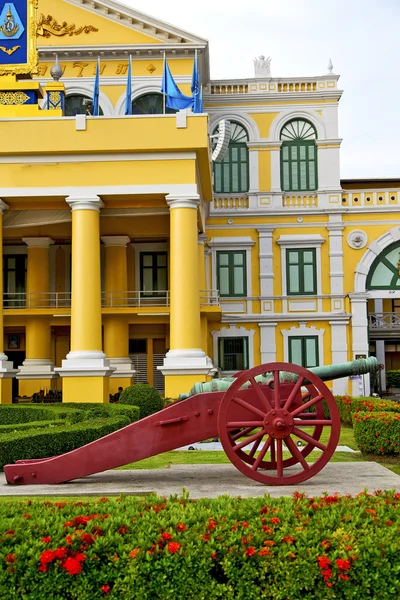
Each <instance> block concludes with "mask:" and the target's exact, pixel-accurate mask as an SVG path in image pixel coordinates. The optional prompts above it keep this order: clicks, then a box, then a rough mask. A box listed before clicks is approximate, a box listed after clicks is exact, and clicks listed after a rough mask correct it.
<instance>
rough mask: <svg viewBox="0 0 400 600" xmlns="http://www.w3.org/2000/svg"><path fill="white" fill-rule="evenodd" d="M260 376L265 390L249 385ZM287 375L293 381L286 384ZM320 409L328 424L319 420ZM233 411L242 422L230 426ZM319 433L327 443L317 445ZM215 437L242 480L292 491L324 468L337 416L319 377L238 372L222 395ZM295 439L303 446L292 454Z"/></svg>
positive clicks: (285, 369) (295, 369)
mask: <svg viewBox="0 0 400 600" xmlns="http://www.w3.org/2000/svg"><path fill="white" fill-rule="evenodd" d="M263 373H271V375H272V380H271V382H270V384H269V388H270V389H269V390H268V386H261V385H260V384H258V383H257V382H256V381H255V380H254V377H256V376H257V375H261V374H263ZM291 374H292V375H291ZM293 375H294V376H295V377H296V376H297V377H298V378H297V381H296V382H295V383H290V381H292V382H293ZM286 381H287V382H288V383H285V382H286ZM243 386H244V387H243ZM241 388H242V389H241ZM246 388H248V389H247V390H246V393H243V392H244V390H245V389H246ZM284 388H286V389H285V390H284ZM304 390H307V391H304ZM284 391H285V393H283V392H284ZM249 394H250V396H249ZM244 398H246V400H245V399H244ZM324 403H325V405H326V406H327V407H328V410H329V413H330V415H329V418H326V417H325V416H324ZM238 407H240V408H241V409H242V412H241V414H242V415H246V416H245V417H242V418H241V420H239V421H237V420H236V421H235V420H232V419H235V416H234V414H235V412H237V409H238ZM310 409H311V412H310ZM305 428H307V429H306V430H305ZM309 428H312V431H311V432H310V431H308V429H309ZM324 429H326V430H327V431H328V442H321V441H320V438H321V435H322V432H323V431H324ZM218 433H219V437H220V440H221V443H222V446H223V448H224V450H225V453H226V455H227V456H228V458H229V460H230V461H231V462H232V463H233V464H234V465H235V467H236V468H237V469H238V470H239V471H241V472H242V473H243V474H244V475H246V476H247V477H250V478H251V479H255V480H256V481H259V482H260V483H264V484H266V485H293V484H297V483H300V482H302V481H306V480H307V479H310V478H311V477H313V476H314V475H315V474H316V473H318V472H319V471H320V470H321V469H322V468H323V467H324V466H325V465H326V464H327V463H328V461H329V460H330V458H331V456H332V455H333V453H334V452H335V449H336V446H337V443H338V441H339V435H340V416H339V411H338V408H337V406H336V402H335V399H334V397H333V395H332V394H331V392H330V391H329V389H328V388H327V386H326V385H325V383H324V382H323V381H322V380H321V379H319V377H317V376H316V375H314V374H313V373H311V372H310V371H308V370H307V369H305V368H304V367H300V366H298V365H293V364H290V363H269V364H266V365H260V366H258V367H254V368H253V369H250V370H248V371H242V372H241V373H240V374H239V376H238V377H237V379H236V381H235V382H234V383H233V384H232V385H231V386H230V387H229V389H228V390H227V391H226V392H225V394H224V396H223V398H222V400H221V405H220V409H219V413H218ZM296 439H300V440H302V441H303V442H306V445H305V446H304V447H302V448H301V449H300V448H298V447H297V445H296ZM262 442H264V444H263V445H261V444H262ZM284 448H285V450H288V458H286V459H285V458H284V457H283V451H284ZM312 450H319V451H320V452H319V454H320V456H319V457H318V458H317V460H316V461H315V462H314V463H307V461H306V460H305V459H306V457H307V456H308V455H309V454H310V453H311V452H312ZM285 453H286V452H285ZM292 466H295V467H297V468H295V469H294V470H293V469H291V470H290V471H289V472H287V474H286V475H285V474H284V470H285V469H287V468H288V467H292ZM299 469H300V470H299Z"/></svg>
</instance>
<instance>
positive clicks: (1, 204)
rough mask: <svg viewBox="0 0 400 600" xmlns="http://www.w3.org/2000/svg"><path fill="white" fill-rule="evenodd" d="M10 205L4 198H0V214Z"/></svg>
mask: <svg viewBox="0 0 400 600" xmlns="http://www.w3.org/2000/svg"><path fill="white" fill-rule="evenodd" d="M8 208H9V206H8V204H6V203H5V202H3V200H0V215H2V214H3V212H4V211H5V210H8Z"/></svg>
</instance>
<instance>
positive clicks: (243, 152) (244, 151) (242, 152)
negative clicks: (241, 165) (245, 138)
mask: <svg viewBox="0 0 400 600" xmlns="http://www.w3.org/2000/svg"><path fill="white" fill-rule="evenodd" d="M240 160H241V161H242V162H244V161H247V148H246V147H245V146H243V147H242V148H240Z"/></svg>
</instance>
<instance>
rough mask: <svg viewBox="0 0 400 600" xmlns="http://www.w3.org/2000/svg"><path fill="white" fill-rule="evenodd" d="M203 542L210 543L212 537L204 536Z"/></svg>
mask: <svg viewBox="0 0 400 600" xmlns="http://www.w3.org/2000/svg"><path fill="white" fill-rule="evenodd" d="M203 540H204V541H205V542H208V541H209V540H210V536H209V535H208V533H207V534H206V535H203Z"/></svg>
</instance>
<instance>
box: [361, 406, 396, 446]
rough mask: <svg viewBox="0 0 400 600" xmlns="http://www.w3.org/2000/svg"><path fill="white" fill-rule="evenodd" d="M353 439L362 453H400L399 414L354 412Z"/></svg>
mask: <svg viewBox="0 0 400 600" xmlns="http://www.w3.org/2000/svg"><path fill="white" fill-rule="evenodd" d="M353 428H354V439H355V441H356V443H357V446H358V447H359V448H360V450H361V452H364V454H381V455H382V454H385V455H388V454H397V455H398V454H400V414H393V413H388V412H382V413H376V412H371V413H369V412H368V413H365V412H360V413H356V414H355V415H354V417H353Z"/></svg>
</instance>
